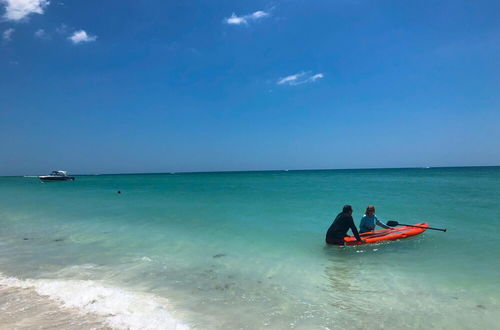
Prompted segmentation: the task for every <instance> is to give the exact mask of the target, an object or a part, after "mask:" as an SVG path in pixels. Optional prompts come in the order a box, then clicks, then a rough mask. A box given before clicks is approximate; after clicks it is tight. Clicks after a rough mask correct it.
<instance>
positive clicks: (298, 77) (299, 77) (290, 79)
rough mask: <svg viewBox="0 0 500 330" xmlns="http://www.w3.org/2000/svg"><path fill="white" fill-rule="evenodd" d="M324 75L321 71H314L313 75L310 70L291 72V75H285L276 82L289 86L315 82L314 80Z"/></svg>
mask: <svg viewBox="0 0 500 330" xmlns="http://www.w3.org/2000/svg"><path fill="white" fill-rule="evenodd" d="M324 76H325V75H324V74H323V73H316V74H314V75H311V73H310V72H299V73H296V74H292V75H289V76H286V77H284V78H280V79H278V82H277V84H278V85H290V86H296V85H302V84H307V83H311V82H315V81H316V80H318V79H321V78H323V77H324Z"/></svg>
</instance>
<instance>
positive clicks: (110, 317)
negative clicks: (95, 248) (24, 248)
mask: <svg viewBox="0 0 500 330" xmlns="http://www.w3.org/2000/svg"><path fill="white" fill-rule="evenodd" d="M0 285H3V286H6V287H10V288H23V289H33V290H35V291H36V292H37V293H38V294H39V295H41V296H45V297H48V298H49V299H52V300H54V301H57V302H58V303H60V304H61V305H62V307H67V308H76V309H78V310H79V311H80V312H82V313H83V314H86V313H92V314H96V315H99V316H102V317H104V319H105V320H106V323H107V324H108V325H109V326H110V327H113V328H116V329H134V330H135V329H148V330H153V329H168V330H171V329H172V330H188V329H189V327H188V326H187V325H186V324H184V323H182V322H180V321H179V320H176V319H175V318H173V317H172V316H171V314H170V313H169V312H168V310H167V306H168V301H167V300H166V299H164V298H161V297H158V296H155V295H153V294H146V293H138V292H130V291H126V290H123V289H120V288H116V287H112V286H104V285H101V284H99V283H97V282H95V281H84V280H55V279H25V280H21V279H18V278H15V277H6V276H3V275H2V274H1V273H0Z"/></svg>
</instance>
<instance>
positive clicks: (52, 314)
mask: <svg viewBox="0 0 500 330" xmlns="http://www.w3.org/2000/svg"><path fill="white" fill-rule="evenodd" d="M0 329H2V330H4V329H5V330H7V329H10V330H11V329H75V330H86V329H111V328H109V327H108V326H107V325H106V324H105V322H104V320H103V319H102V318H100V317H99V316H96V315H92V314H82V312H81V311H78V310H76V309H73V308H65V307H63V306H62V305H61V304H59V303H58V302H56V301H54V300H52V299H49V298H47V297H44V296H41V295H39V294H38V293H37V292H36V291H35V290H33V289H29V288H9V287H6V286H4V285H0Z"/></svg>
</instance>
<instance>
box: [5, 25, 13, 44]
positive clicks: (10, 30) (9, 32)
mask: <svg viewBox="0 0 500 330" xmlns="http://www.w3.org/2000/svg"><path fill="white" fill-rule="evenodd" d="M12 33H14V29H13V28H8V29H7V30H5V31H3V33H2V39H3V40H4V41H7V42H9V41H11V40H12Z"/></svg>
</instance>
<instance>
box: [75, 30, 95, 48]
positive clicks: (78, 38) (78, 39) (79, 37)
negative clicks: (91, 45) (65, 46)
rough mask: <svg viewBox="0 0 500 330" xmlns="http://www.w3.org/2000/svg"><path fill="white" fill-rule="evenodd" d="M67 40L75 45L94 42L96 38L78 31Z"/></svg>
mask: <svg viewBox="0 0 500 330" xmlns="http://www.w3.org/2000/svg"><path fill="white" fill-rule="evenodd" d="M68 39H69V40H71V42H72V43H74V44H75V45H76V44H81V43H86V42H92V41H96V39H97V36H92V35H90V34H87V32H85V31H84V30H79V31H75V32H74V33H73V34H72V35H71V36H70V37H69V38H68Z"/></svg>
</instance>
